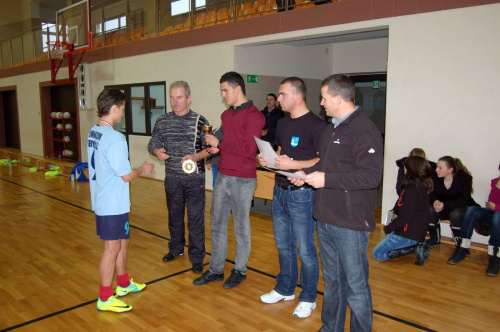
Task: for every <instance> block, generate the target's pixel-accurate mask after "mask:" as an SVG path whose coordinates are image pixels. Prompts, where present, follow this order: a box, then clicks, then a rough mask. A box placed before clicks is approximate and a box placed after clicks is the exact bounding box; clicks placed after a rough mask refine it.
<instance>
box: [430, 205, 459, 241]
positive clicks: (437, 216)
mask: <svg viewBox="0 0 500 332" xmlns="http://www.w3.org/2000/svg"><path fill="white" fill-rule="evenodd" d="M430 210H431V222H430V224H431V225H437V224H438V223H439V220H448V219H449V220H450V227H451V230H452V231H453V236H458V233H459V232H460V227H461V226H462V222H463V220H464V217H465V213H466V212H467V206H464V207H460V208H456V209H453V210H451V212H449V211H446V210H442V211H440V212H436V210H434V207H432V206H431V207H430Z"/></svg>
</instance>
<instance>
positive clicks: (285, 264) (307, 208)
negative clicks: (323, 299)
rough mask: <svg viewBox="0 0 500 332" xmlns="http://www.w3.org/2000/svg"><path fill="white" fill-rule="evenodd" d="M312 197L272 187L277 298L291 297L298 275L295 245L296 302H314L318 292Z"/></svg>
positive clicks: (308, 193)
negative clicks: (278, 296) (278, 269)
mask: <svg viewBox="0 0 500 332" xmlns="http://www.w3.org/2000/svg"><path fill="white" fill-rule="evenodd" d="M315 197H316V191H315V190H314V189H312V188H311V189H302V190H294V191H290V190H283V189H281V188H280V187H278V185H275V186H274V193H273V227H274V239H275V240H276V246H277V247H278V257H279V261H280V273H279V274H278V276H277V277H276V281H277V284H276V287H275V288H274V290H275V291H277V292H278V293H280V294H281V295H293V294H294V293H295V287H297V279H298V275H299V269H298V264H297V244H298V246H299V257H300V261H301V267H300V284H301V286H302V292H301V293H300V296H299V299H300V301H304V302H314V301H315V300H316V296H317V290H318V279H319V262H318V252H317V250H316V244H315V238H314V234H315V232H316V221H315V220H314V219H313V217H312V211H313V207H314V198H315Z"/></svg>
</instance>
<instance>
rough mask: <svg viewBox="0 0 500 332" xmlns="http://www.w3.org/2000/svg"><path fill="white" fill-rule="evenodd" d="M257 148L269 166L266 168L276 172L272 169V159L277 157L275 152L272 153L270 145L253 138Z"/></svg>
mask: <svg viewBox="0 0 500 332" xmlns="http://www.w3.org/2000/svg"><path fill="white" fill-rule="evenodd" d="M253 139H254V140H255V143H256V144H257V147H258V148H259V151H260V153H262V154H263V155H264V157H265V158H266V159H267V161H268V162H269V164H268V165H267V166H266V167H267V168H270V170H271V171H276V170H277V169H276V168H275V167H274V159H275V158H277V157H278V155H277V154H276V151H274V149H273V147H272V146H271V143H269V142H266V141H263V140H261V139H260V138H257V137H255V136H254V137H253Z"/></svg>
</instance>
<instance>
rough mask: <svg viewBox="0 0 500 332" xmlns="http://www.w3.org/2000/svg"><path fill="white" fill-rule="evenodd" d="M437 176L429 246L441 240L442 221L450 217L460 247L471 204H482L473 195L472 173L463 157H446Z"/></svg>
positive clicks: (433, 195)
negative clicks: (467, 212)
mask: <svg viewBox="0 0 500 332" xmlns="http://www.w3.org/2000/svg"><path fill="white" fill-rule="evenodd" d="M436 174H437V177H435V178H434V191H433V192H432V193H431V195H430V198H431V201H430V202H431V204H432V207H431V222H430V224H429V235H430V239H429V240H428V241H427V244H428V245H429V246H431V247H432V246H434V245H436V244H439V243H441V225H440V223H439V220H448V219H449V220H450V227H451V231H452V233H453V238H454V240H455V245H456V246H457V247H458V246H459V243H457V241H458V240H459V238H460V226H462V221H463V220H464V216H465V212H466V211H467V208H468V207H469V206H479V205H478V204H477V203H476V202H475V201H474V199H473V198H472V196H471V194H472V176H471V174H470V172H469V171H468V170H467V168H466V167H465V166H464V165H463V164H462V162H461V161H460V159H458V158H453V157H450V156H444V157H442V158H440V159H439V160H438V162H437V167H436Z"/></svg>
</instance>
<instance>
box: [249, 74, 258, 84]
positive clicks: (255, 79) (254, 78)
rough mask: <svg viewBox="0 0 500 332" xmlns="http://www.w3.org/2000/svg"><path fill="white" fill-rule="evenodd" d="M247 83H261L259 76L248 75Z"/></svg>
mask: <svg viewBox="0 0 500 332" xmlns="http://www.w3.org/2000/svg"><path fill="white" fill-rule="evenodd" d="M247 83H259V75H247Z"/></svg>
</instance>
